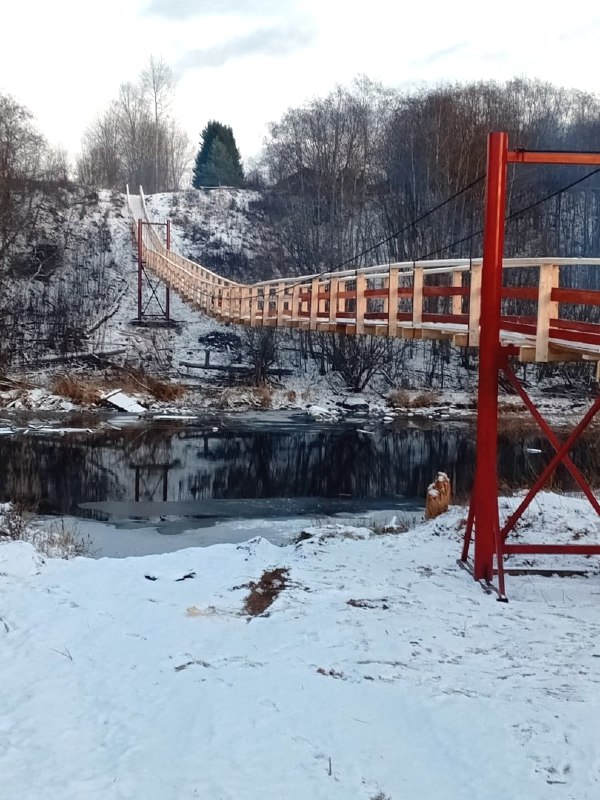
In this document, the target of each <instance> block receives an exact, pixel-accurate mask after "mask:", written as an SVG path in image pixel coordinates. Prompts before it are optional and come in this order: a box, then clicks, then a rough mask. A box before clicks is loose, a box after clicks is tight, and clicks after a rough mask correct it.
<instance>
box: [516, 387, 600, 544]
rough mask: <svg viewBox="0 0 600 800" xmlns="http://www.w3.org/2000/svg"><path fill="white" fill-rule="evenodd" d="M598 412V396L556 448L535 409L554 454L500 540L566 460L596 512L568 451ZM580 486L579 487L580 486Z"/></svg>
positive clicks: (554, 440)
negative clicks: (565, 438) (566, 437)
mask: <svg viewBox="0 0 600 800" xmlns="http://www.w3.org/2000/svg"><path fill="white" fill-rule="evenodd" d="M507 374H508V373H507ZM509 380H510V376H509ZM511 382H512V381H511ZM517 383H518V382H517ZM523 393H524V394H525V392H523ZM525 396H527V395H525ZM527 399H528V400H529V398H527ZM529 402H531V401H529ZM532 405H533V403H532ZM528 407H529V406H528ZM598 410H600V396H599V397H597V398H596V400H595V401H594V403H593V404H592V406H591V407H590V408H589V410H588V411H587V413H586V415H585V416H584V417H583V419H582V420H581V422H579V424H578V425H577V426H576V427H575V428H574V429H573V431H572V433H571V435H570V436H569V437H568V439H567V440H566V442H564V443H563V444H562V445H560V446H558V447H557V445H558V444H559V443H558V440H557V439H556V436H555V435H554V433H553V432H552V431H551V430H550V428H548V426H547V425H546V423H545V421H544V420H543V418H542V416H541V414H539V412H537V409H536V412H537V413H538V415H539V417H540V420H541V421H542V422H543V426H542V429H543V430H544V432H545V433H546V435H547V436H548V440H549V441H550V443H551V444H552V446H553V447H555V449H556V454H555V455H554V457H553V458H552V459H551V461H550V462H549V464H548V465H547V466H546V468H545V469H544V470H543V472H542V474H541V475H540V476H539V478H538V479H537V481H536V482H535V483H534V485H533V486H532V487H531V489H530V490H529V491H528V492H527V494H526V496H525V497H524V498H523V500H522V502H521V503H520V504H519V507H518V508H517V509H516V510H515V511H514V512H513V513H512V514H511V516H510V517H509V518H508V520H507V522H506V524H505V526H504V528H503V529H502V531H501V534H502V539H506V537H507V536H508V534H509V533H510V532H511V530H512V529H513V528H514V527H515V524H516V523H517V521H518V520H519V519H520V517H521V516H522V515H523V513H524V512H525V510H526V509H527V508H528V506H529V505H530V503H531V501H532V500H533V498H534V497H535V496H536V494H537V493H538V492H539V491H540V490H541V489H542V488H543V487H544V486H545V484H546V482H547V480H548V478H549V477H550V476H551V475H552V473H553V472H554V470H555V469H556V468H557V467H558V465H559V464H561V463H565V464H566V465H567V468H568V469H569V467H568V464H567V459H568V461H569V462H570V464H571V467H572V468H573V469H574V470H575V472H573V469H569V472H571V475H573V477H574V478H575V479H576V480H577V478H576V475H579V477H580V478H581V480H582V481H583V484H584V485H585V486H586V489H587V491H586V490H584V492H585V495H586V497H587V498H588V500H590V502H591V503H592V505H593V506H594V508H595V509H596V511H598V501H597V500H596V498H595V497H593V495H592V497H593V501H592V500H591V499H590V494H591V489H590V488H589V485H588V484H587V483H586V481H585V479H584V478H583V476H582V475H581V473H580V472H579V470H577V468H576V467H575V465H574V464H573V462H572V461H571V459H570V458H569V451H570V450H571V448H572V447H573V445H574V444H575V442H576V441H577V439H579V437H580V436H581V434H582V433H583V432H584V430H585V429H586V428H587V426H588V425H589V424H590V422H591V421H592V419H593V418H594V417H595V416H596V414H597V412H598ZM534 416H535V415H534ZM536 421H537V418H536ZM577 482H578V483H579V480H577ZM580 486H581V484H580ZM582 488H583V487H582Z"/></svg>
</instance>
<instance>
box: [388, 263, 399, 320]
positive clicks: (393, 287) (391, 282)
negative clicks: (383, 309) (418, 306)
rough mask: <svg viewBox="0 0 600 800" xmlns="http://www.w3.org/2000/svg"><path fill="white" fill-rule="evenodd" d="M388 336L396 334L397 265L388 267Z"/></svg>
mask: <svg viewBox="0 0 600 800" xmlns="http://www.w3.org/2000/svg"><path fill="white" fill-rule="evenodd" d="M387 312H388V336H397V335H398V267H390V274H389V277H388V296H387Z"/></svg>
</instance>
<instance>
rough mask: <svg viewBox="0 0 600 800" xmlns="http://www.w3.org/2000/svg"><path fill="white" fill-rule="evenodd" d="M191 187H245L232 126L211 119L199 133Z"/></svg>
mask: <svg viewBox="0 0 600 800" xmlns="http://www.w3.org/2000/svg"><path fill="white" fill-rule="evenodd" d="M200 142H201V144H200V149H199V150H198V154H197V156H196V163H195V165H194V175H193V178H192V186H193V187H194V188H195V189H199V188H200V187H201V186H243V184H244V171H243V169H242V161H241V157H240V151H239V150H238V148H237V145H236V143H235V137H234V135H233V131H232V129H231V127H230V126H229V125H223V124H222V123H221V122H217V121H216V120H211V121H210V122H209V123H208V124H207V126H206V127H205V128H204V130H203V131H202V133H201V135H200Z"/></svg>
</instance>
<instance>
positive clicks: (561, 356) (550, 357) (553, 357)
mask: <svg viewBox="0 0 600 800" xmlns="http://www.w3.org/2000/svg"><path fill="white" fill-rule="evenodd" d="M582 360H583V354H582V353H579V352H577V350H563V349H562V348H555V347H554V346H553V345H552V344H551V345H550V347H549V350H548V354H547V356H546V358H545V359H544V363H548V362H560V361H582ZM519 361H523V362H524V363H526V364H533V363H535V362H537V353H536V346H535V345H533V344H527V345H523V346H521V347H519Z"/></svg>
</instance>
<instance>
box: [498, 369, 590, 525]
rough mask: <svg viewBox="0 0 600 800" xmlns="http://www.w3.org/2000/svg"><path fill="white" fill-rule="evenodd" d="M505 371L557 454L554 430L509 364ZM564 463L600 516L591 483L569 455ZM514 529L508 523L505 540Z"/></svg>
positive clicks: (558, 443)
mask: <svg viewBox="0 0 600 800" xmlns="http://www.w3.org/2000/svg"><path fill="white" fill-rule="evenodd" d="M503 370H504V374H505V375H506V377H507V379H508V381H509V383H510V384H511V386H512V387H513V388H514V390H515V391H516V392H517V394H518V395H519V397H520V398H521V400H522V401H523V403H524V404H525V405H526V406H527V408H528V409H529V412H530V413H531V416H532V417H533V418H534V420H535V421H536V422H537V424H538V425H539V427H540V429H541V430H542V432H543V433H544V434H545V435H546V437H547V439H548V441H549V442H550V444H551V445H552V447H553V448H554V450H555V452H558V451H559V450H560V447H561V444H560V442H559V440H558V438H557V437H556V434H555V433H554V431H553V430H552V428H551V427H550V426H549V425H548V423H547V422H546V420H545V419H544V418H543V417H542V415H541V414H540V412H539V411H538V410H537V408H536V407H535V405H534V404H533V402H532V400H531V398H530V397H529V395H528V394H527V392H526V391H525V389H524V388H523V387H522V386H521V384H520V383H519V381H518V379H517V376H516V375H515V373H514V372H513V371H512V369H511V368H510V367H509V366H508V364H504V366H503ZM562 462H563V464H564V465H565V467H566V468H567V469H568V471H569V472H570V473H571V475H572V477H573V479H574V480H575V481H576V483H577V485H578V486H579V488H580V489H581V491H582V492H583V493H584V495H585V496H586V497H587V499H588V500H589V501H590V503H591V505H592V507H593V508H594V511H595V512H596V513H597V514H598V515H599V516H600V503H599V502H598V500H597V498H596V497H595V496H594V494H593V492H592V490H591V487H590V485H589V483H588V482H587V481H586V479H585V478H584V477H583V475H582V474H581V472H580V471H579V469H578V468H577V467H576V466H575V464H574V463H573V461H572V460H571V457H570V456H569V454H568V453H567V454H566V455H565V457H564V458H563V459H562ZM556 466H558V463H557V465H556ZM515 513H516V512H515ZM515 522H516V520H515ZM513 527H514V523H513V525H512V526H511V527H510V528H509V527H508V523H507V524H506V525H505V527H504V528H503V530H502V534H503V537H504V539H506V537H507V536H508V534H509V533H510V531H511V530H512V528H513Z"/></svg>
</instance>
